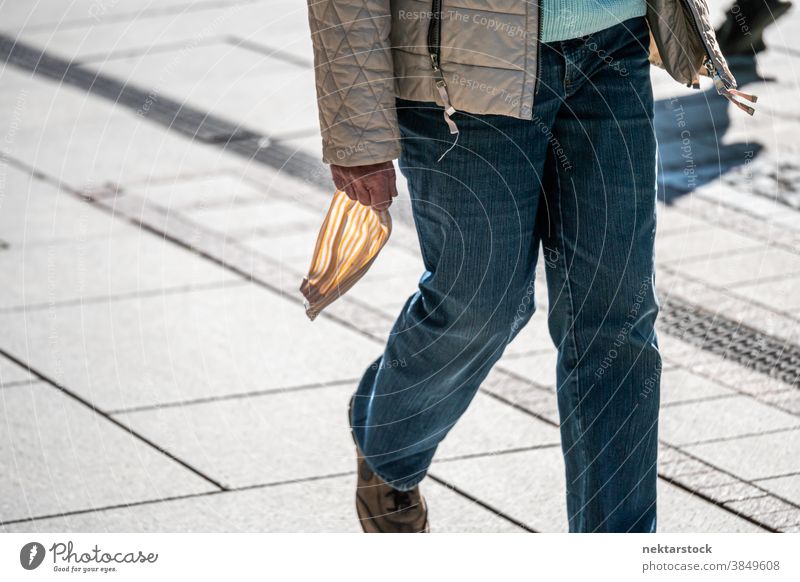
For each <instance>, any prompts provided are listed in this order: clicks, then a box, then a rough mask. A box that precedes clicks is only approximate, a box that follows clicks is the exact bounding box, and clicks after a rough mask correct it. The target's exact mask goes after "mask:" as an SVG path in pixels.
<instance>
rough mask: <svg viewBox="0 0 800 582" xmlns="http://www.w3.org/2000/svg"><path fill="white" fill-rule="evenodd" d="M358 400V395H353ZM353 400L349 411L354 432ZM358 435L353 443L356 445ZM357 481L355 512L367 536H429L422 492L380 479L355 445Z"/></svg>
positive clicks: (348, 416) (349, 418) (417, 488)
mask: <svg viewBox="0 0 800 582" xmlns="http://www.w3.org/2000/svg"><path fill="white" fill-rule="evenodd" d="M354 397H355V396H354ZM352 408H353V399H352V398H351V399H350V406H349V408H348V411H347V418H348V420H349V422H350V426H351V433H352V426H353V422H352ZM355 440H356V439H355V435H353V441H354V442H355ZM356 456H357V459H358V481H357V484H356V512H357V513H358V519H359V521H360V522H361V529H363V530H364V532H365V533H429V532H430V527H429V525H428V506H427V504H426V503H425V498H424V497H423V496H422V495H421V494H420V492H419V486H417V487H414V489H412V490H411V491H400V490H398V489H395V488H393V487H391V486H390V485H388V484H387V483H386V482H385V481H384V480H383V479H381V478H380V477H378V476H377V475H376V474H375V472H374V471H373V470H372V469H371V468H370V466H369V465H368V464H367V462H366V461H365V460H364V454H363V453H362V452H361V449H359V447H358V443H356Z"/></svg>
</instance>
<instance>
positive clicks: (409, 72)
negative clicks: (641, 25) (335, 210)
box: [308, 0, 755, 166]
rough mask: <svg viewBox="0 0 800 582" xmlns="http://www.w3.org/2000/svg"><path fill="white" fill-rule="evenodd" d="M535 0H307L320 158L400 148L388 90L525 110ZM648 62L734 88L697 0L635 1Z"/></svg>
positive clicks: (533, 59) (456, 105)
mask: <svg viewBox="0 0 800 582" xmlns="http://www.w3.org/2000/svg"><path fill="white" fill-rule="evenodd" d="M538 2H539V0H308V13H309V23H310V26H311V34H312V39H313V44H314V65H315V72H316V85H317V98H318V105H319V119H320V127H321V130H322V145H323V161H325V162H326V163H333V164H337V165H341V166H359V165H364V164H372V163H377V162H383V161H388V160H393V159H395V158H397V157H398V155H399V153H400V141H399V137H400V134H399V130H398V126H397V117H396V115H395V110H394V107H395V97H401V98H403V99H410V100H413V101H435V102H436V103H438V104H439V105H442V106H443V111H444V114H443V115H444V118H445V121H446V122H447V123H448V125H449V126H450V128H451V132H452V133H455V132H457V131H458V130H457V128H456V127H455V125H454V124H453V123H452V120H451V119H450V115H451V114H452V113H454V112H455V111H466V112H469V113H475V114H485V113H493V114H501V115H510V116H512V117H517V118H520V119H531V116H532V113H533V107H534V95H535V85H536V79H537V77H538V70H537V67H538V59H537V55H538V52H539V43H538V37H539V34H538V33H539V14H540V7H539V3H538ZM647 4H648V10H647V21H648V24H649V25H650V36H651V43H650V44H651V46H650V60H651V62H653V63H654V64H657V65H659V66H662V67H663V68H665V69H666V70H667V71H668V72H669V74H670V75H671V76H672V77H673V78H674V79H676V80H677V81H680V82H681V83H684V84H687V85H690V86H694V87H697V86H698V83H699V78H698V76H699V75H700V74H708V75H710V76H712V77H714V82H715V85H716V87H717V90H718V91H719V92H720V94H722V95H723V96H725V97H726V98H728V99H729V100H731V101H732V102H733V103H735V104H736V105H737V106H739V107H741V108H742V109H745V110H746V111H748V113H752V108H750V107H749V106H747V105H745V104H742V103H740V102H738V101H735V100H734V99H733V96H734V95H736V96H740V97H743V98H745V99H748V100H751V101H754V100H755V99H754V98H753V97H751V96H749V95H746V94H744V93H741V92H739V91H737V90H736V80H735V79H734V77H733V75H732V74H731V72H730V70H729V69H728V65H727V63H726V62H725V58H724V57H723V55H722V53H721V52H720V50H719V46H718V45H717V41H716V38H715V36H714V30H713V28H712V26H711V19H710V17H709V12H708V6H707V4H706V0H647Z"/></svg>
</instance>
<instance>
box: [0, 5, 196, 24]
mask: <svg viewBox="0 0 800 582" xmlns="http://www.w3.org/2000/svg"><path fill="white" fill-rule="evenodd" d="M198 4H203V3H202V2H199V3H198ZM181 5H184V6H183V8H184V10H186V7H185V0H160V1H159V2H158V3H157V5H156V6H153V3H149V2H148V3H146V4H144V5H142V6H135V5H134V6H131V5H130V4H128V3H126V2H98V1H97V0H71V1H70V2H69V3H64V2H61V1H59V0H37V2H34V3H23V4H18V3H16V2H4V3H3V4H2V5H0V22H2V29H3V30H15V31H16V30H19V29H25V28H45V29H51V28H59V27H63V26H65V25H75V24H84V25H85V26H90V25H93V24H94V25H97V24H100V23H102V22H103V21H105V20H109V19H120V18H129V19H131V20H135V19H137V18H142V17H143V16H145V15H146V14H147V13H148V12H150V11H153V10H154V9H156V10H157V9H159V8H161V9H162V10H163V9H164V8H166V7H175V6H181Z"/></svg>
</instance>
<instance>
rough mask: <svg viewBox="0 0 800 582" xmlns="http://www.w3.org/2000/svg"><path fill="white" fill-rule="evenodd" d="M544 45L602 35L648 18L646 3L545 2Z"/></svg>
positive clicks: (606, 0)
mask: <svg viewBox="0 0 800 582" xmlns="http://www.w3.org/2000/svg"><path fill="white" fill-rule="evenodd" d="M541 2H542V17H543V18H542V38H541V40H542V42H553V41H556V40H567V39H570V38H577V37H579V36H585V35H587V34H592V33H593V32H598V31H600V30H603V29H605V28H609V27H611V26H614V25H615V24H619V23H620V22H622V21H623V20H627V19H629V18H634V17H636V16H644V15H645V13H646V12H647V6H646V4H645V2H644V0H541Z"/></svg>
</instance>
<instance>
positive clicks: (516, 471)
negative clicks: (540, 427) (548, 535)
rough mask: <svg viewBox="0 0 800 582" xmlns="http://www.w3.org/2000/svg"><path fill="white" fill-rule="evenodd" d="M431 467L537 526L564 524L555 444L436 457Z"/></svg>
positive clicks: (558, 454)
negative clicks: (481, 454)
mask: <svg viewBox="0 0 800 582" xmlns="http://www.w3.org/2000/svg"><path fill="white" fill-rule="evenodd" d="M431 473H432V474H433V475H436V476H438V477H441V478H442V479H445V480H446V481H447V482H449V483H451V484H453V485H454V486H456V487H458V488H459V489H461V490H462V491H465V492H466V493H468V494H469V495H472V496H474V497H477V498H478V499H481V500H482V501H484V502H485V503H488V504H489V505H491V506H492V507H494V508H495V509H497V510H500V511H502V512H504V513H505V514H506V515H509V516H511V517H512V518H514V519H516V520H518V521H521V522H523V523H525V524H526V525H527V526H529V527H532V528H533V529H535V530H536V531H542V532H562V531H566V530H567V511H566V507H565V493H564V491H565V478H564V462H563V460H562V457H561V450H560V449H559V448H548V449H539V450H534V451H525V452H520V453H508V454H504V455H493V456H489V457H481V458H473V459H464V460H462V461H446V462H434V463H433V466H432V467H431Z"/></svg>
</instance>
